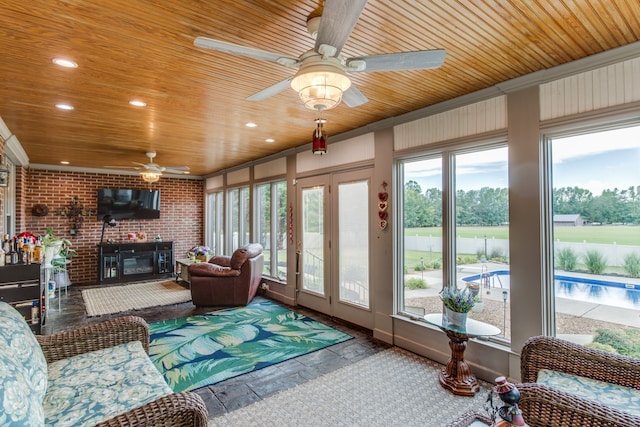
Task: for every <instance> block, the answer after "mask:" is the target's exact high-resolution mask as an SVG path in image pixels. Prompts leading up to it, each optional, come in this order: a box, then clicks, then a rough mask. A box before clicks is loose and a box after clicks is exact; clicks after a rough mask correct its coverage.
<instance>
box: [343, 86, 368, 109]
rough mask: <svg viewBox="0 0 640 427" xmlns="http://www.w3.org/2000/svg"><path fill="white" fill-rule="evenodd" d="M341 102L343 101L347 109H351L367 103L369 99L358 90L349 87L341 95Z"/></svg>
mask: <svg viewBox="0 0 640 427" xmlns="http://www.w3.org/2000/svg"><path fill="white" fill-rule="evenodd" d="M342 101H344V103H345V104H347V106H348V107H351V108H353V107H357V106H358V105H362V104H364V103H365V102H368V101H369V99H368V98H367V97H366V96H365V95H364V93H362V92H360V89H358V88H357V87H355V86H354V85H351V87H350V88H349V89H347V91H346V92H344V93H343V94H342Z"/></svg>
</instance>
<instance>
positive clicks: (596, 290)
mask: <svg viewBox="0 0 640 427" xmlns="http://www.w3.org/2000/svg"><path fill="white" fill-rule="evenodd" d="M486 274H488V275H489V277H488V279H489V283H490V285H491V287H492V288H498V289H500V288H502V289H509V287H510V276H509V270H495V271H491V272H488V273H484V275H482V274H475V275H472V276H467V277H463V278H462V280H463V281H465V282H475V283H482V281H483V280H486ZM481 279H482V280H481ZM554 279H555V295H556V297H558V298H567V299H572V300H575V301H584V302H591V303H596V304H604V305H609V306H613V307H621V308H632V309H640V284H634V283H625V282H614V281H609V280H598V279H591V278H586V277H576V276H567V275H560V274H556V275H555V277H554Z"/></svg>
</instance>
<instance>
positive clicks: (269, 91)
mask: <svg viewBox="0 0 640 427" xmlns="http://www.w3.org/2000/svg"><path fill="white" fill-rule="evenodd" d="M291 79H293V77H289V78H288V79H284V80H282V81H280V82H278V83H276V84H274V85H271V86H269V87H268V88H266V89H262V90H261V91H260V92H257V93H254V94H253V95H251V96H250V97H248V98H247V99H248V100H249V101H263V100H265V99H267V98H270V97H272V96H273V95H276V94H278V93H280V92H282V91H283V90H286V89H289V87H291Z"/></svg>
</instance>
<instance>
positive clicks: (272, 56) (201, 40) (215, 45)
mask: <svg viewBox="0 0 640 427" xmlns="http://www.w3.org/2000/svg"><path fill="white" fill-rule="evenodd" d="M193 44H194V45H196V46H198V47H203V48H205V49H211V50H216V51H218V52H226V53H231V54H234V55H242V56H248V57H249V58H254V59H262V60H263V61H269V62H275V63H278V64H282V65H285V66H293V65H296V64H298V62H300V61H299V60H298V58H292V57H290V56H287V55H282V54H280V53H273V52H267V51H265V50H260V49H254V48H252V47H246V46H240V45H237V44H233V43H227V42H223V41H220V40H214V39H209V38H207V37H197V38H196V39H195V40H194V41H193Z"/></svg>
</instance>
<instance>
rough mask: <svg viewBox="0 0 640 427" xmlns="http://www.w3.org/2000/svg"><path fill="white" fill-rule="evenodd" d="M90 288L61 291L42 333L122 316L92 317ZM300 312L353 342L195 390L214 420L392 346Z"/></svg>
mask: <svg viewBox="0 0 640 427" xmlns="http://www.w3.org/2000/svg"><path fill="white" fill-rule="evenodd" d="M87 288H89V287H88V286H76V285H74V286H70V287H69V288H68V292H67V294H66V295H65V292H64V291H62V292H61V296H60V297H59V298H60V307H61V309H60V311H57V309H58V298H56V299H53V300H51V301H50V307H51V308H52V310H49V313H48V318H47V323H46V325H45V327H44V332H43V333H45V334H53V333H56V332H60V331H63V330H68V329H73V328H76V327H78V326H83V325H88V324H91V323H96V322H100V321H102V320H105V319H109V318H112V317H117V316H118V315H122V313H120V314H118V315H105V316H99V317H87V315H86V313H85V309H84V302H83V300H82V294H81V290H82V289H87ZM215 309H216V307H203V308H197V307H195V306H194V305H193V304H192V303H190V302H188V303H184V304H176V305H172V306H164V307H155V308H149V309H145V310H137V311H131V312H127V313H126V314H134V315H138V316H141V317H143V318H144V319H145V320H146V321H147V322H156V321H160V320H165V319H172V318H178V317H184V316H189V315H191V314H201V313H205V312H208V311H213V310H215ZM296 310H297V311H299V312H301V313H303V314H305V315H307V316H309V317H311V318H313V319H316V320H319V321H321V322H323V323H325V324H326V325H329V326H332V327H334V328H336V329H338V330H341V331H343V332H345V333H348V334H349V335H351V336H353V337H354V338H353V339H352V340H349V341H345V342H343V343H340V344H336V345H334V346H331V347H327V348H325V349H322V350H319V351H316V352H314V353H310V354H306V355H303V356H300V357H296V358H294V359H291V360H288V361H285V362H282V363H279V364H277V365H273V366H270V367H267V368H264V369H261V370H258V371H254V372H251V373H248V374H245V375H241V376H238V377H235V378H230V379H228V380H226V381H222V382H219V383H217V384H214V385H211V386H208V387H202V388H200V389H198V390H196V391H195V392H196V393H198V394H199V395H200V396H201V397H202V399H203V400H204V401H205V403H206V405H207V409H208V411H209V417H210V418H213V417H216V416H218V415H222V414H224V413H226V412H229V411H233V410H234V409H238V408H241V407H243V406H246V405H249V404H251V403H253V402H255V401H258V400H261V399H264V398H266V397H268V396H270V395H272V394H274V393H277V392H279V391H282V390H286V389H288V388H290V387H294V386H296V385H298V384H302V383H304V382H306V381H309V380H311V379H313V378H316V377H318V376H320V375H323V374H326V373H328V372H331V371H334V370H336V369H338V368H341V367H343V366H347V365H349V364H351V363H354V362H357V361H359V360H362V359H364V358H365V357H368V356H371V355H372V354H375V353H377V352H379V351H382V350H384V349H386V348H389V347H390V345H388V344H386V343H384V342H382V341H379V340H376V339H374V338H373V337H372V334H371V331H369V330H366V329H362V328H359V327H354V326H353V325H349V324H346V323H344V322H340V321H337V320H335V319H332V318H331V317H328V316H325V315H323V314H321V313H318V312H315V311H312V310H308V309H304V308H300V307H299V308H296Z"/></svg>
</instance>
